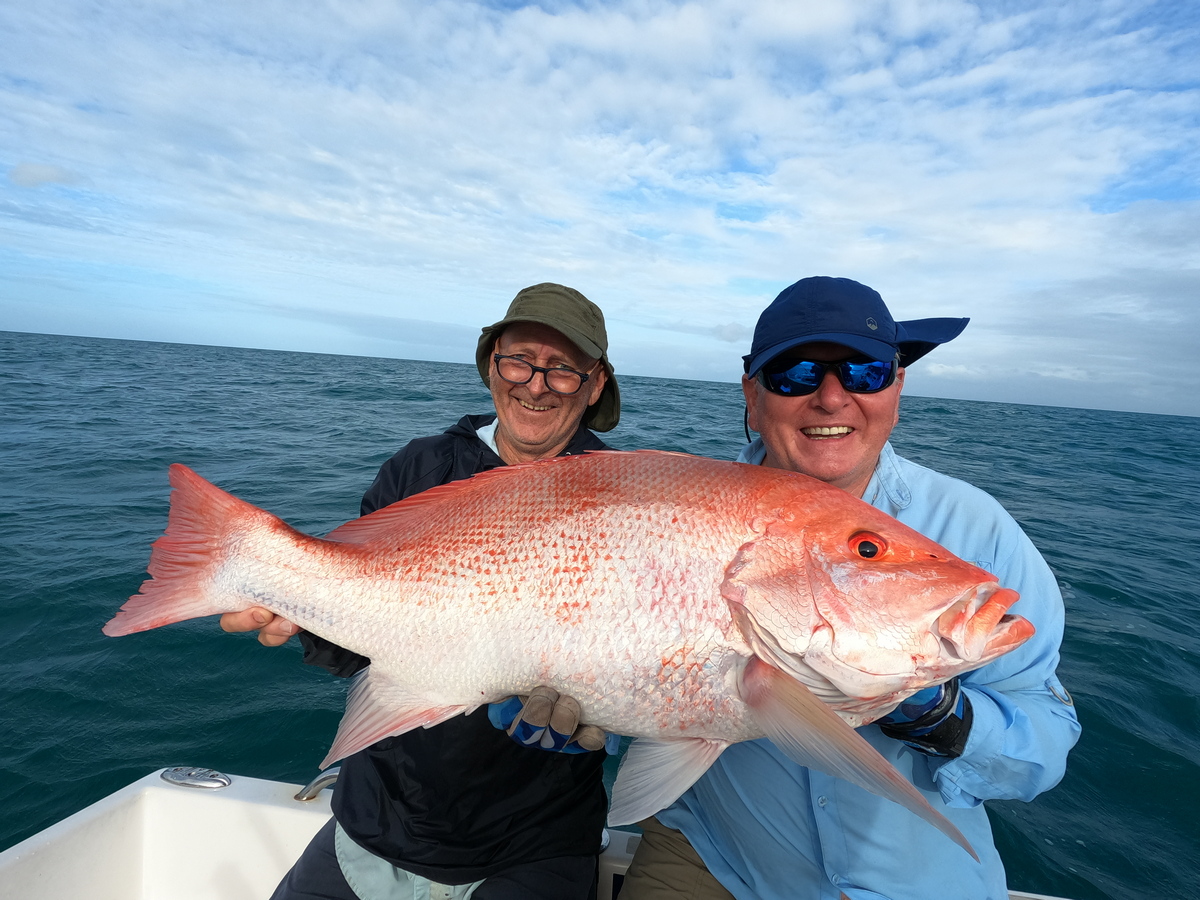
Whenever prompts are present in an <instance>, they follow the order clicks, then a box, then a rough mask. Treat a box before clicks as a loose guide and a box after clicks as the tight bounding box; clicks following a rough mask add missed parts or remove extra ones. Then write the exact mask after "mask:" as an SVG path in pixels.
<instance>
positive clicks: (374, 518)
mask: <svg viewBox="0 0 1200 900" xmlns="http://www.w3.org/2000/svg"><path fill="white" fill-rule="evenodd" d="M645 455H652V456H680V457H688V454H686V453H672V452H669V451H665V450H593V451H589V452H587V453H577V454H574V455H571V456H554V457H551V458H549V459H539V460H535V461H533V462H527V463H517V464H515V465H511V466H498V467H496V468H495V469H488V470H487V471H486V472H480V473H478V474H476V475H472V476H471V477H470V478H463V479H460V480H459V481H451V482H450V483H448V484H439V485H436V486H435V487H431V488H428V489H427V490H424V491H421V492H420V493H419V494H413V495H412V496H411V497H406V498H405V499H403V500H399V501H397V502H396V503H393V504H391V505H390V506H385V507H384V508H383V509H377V510H375V512H373V513H369V514H367V515H365V516H363V517H362V518H359V519H354V520H352V521H350V522H347V523H346V524H345V525H339V526H338V527H337V528H335V529H334V530H333V531H331V532H329V534H327V535H326V536H325V538H326V540H330V541H339V542H341V543H343V544H370V543H373V542H374V541H387V540H394V539H395V537H396V535H398V534H401V535H402V534H404V533H405V532H407V531H408V530H409V529H410V528H412V527H413V525H415V524H416V523H417V520H418V519H422V518H423V517H424V516H425V515H426V514H427V513H428V512H429V510H430V508H431V507H434V506H440V505H441V504H444V503H447V502H449V501H450V500H451V498H457V501H459V502H460V501H463V500H466V499H467V498H468V497H470V496H471V495H473V494H475V493H477V492H479V491H486V490H488V489H490V488H492V487H494V486H495V485H496V483H497V482H503V481H504V480H505V479H508V478H517V479H523V478H525V477H527V474H528V472H529V470H530V469H540V468H545V467H547V466H564V465H566V466H570V465H576V464H578V463H579V461H580V460H583V459H588V458H591V457H597V456H600V457H620V458H624V459H629V458H630V457H633V456H645Z"/></svg>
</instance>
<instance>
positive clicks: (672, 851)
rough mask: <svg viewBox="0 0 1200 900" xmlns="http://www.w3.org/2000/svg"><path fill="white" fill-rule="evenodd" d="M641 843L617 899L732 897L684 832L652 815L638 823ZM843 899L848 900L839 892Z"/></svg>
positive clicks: (714, 899)
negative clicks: (667, 825) (669, 826)
mask: <svg viewBox="0 0 1200 900" xmlns="http://www.w3.org/2000/svg"><path fill="white" fill-rule="evenodd" d="M638 826H639V827H640V828H641V829H642V842H641V843H640V844H638V848H637V850H635V851H634V854H633V861H632V862H631V863H630V864H629V871H628V872H627V873H626V874H625V882H624V883H623V884H622V885H621V895H620V897H619V898H618V900H733V894H731V893H729V891H727V890H725V888H723V887H721V883H720V882H719V881H717V879H715V878H713V876H712V874H711V873H710V872H709V871H708V868H707V867H706V866H705V865H704V861H703V860H702V859H700V854H698V853H697V852H696V851H695V850H693V849H692V845H691V844H689V843H688V839H687V838H686V837H684V836H683V832H680V831H676V830H675V829H673V828H667V827H666V826H665V825H663V824H662V823H660V822H659V821H658V819H655V818H654V817H653V816H652V817H650V818H649V819H644V820H643V821H641V822H638ZM842 900H849V898H848V897H846V895H845V894H842Z"/></svg>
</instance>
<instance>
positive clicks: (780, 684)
mask: <svg viewBox="0 0 1200 900" xmlns="http://www.w3.org/2000/svg"><path fill="white" fill-rule="evenodd" d="M741 696H742V699H743V700H744V701H746V704H747V705H748V706H749V707H750V708H751V709H752V710H753V712H754V719H755V721H756V722H758V724H759V726H760V727H761V728H762V729H763V731H765V732H766V733H767V737H769V738H770V739H771V742H772V743H773V744H775V746H777V747H778V748H779V749H780V750H782V751H783V752H784V753H785V754H786V755H787V756H788V757H789V758H790V759H792V760H793V761H794V762H796V763H799V764H800V765H802V766H807V767H808V768H811V769H817V770H818V771H821V772H824V773H825V774H827V775H833V776H836V777H838V778H844V779H845V780H846V781H849V782H850V783H851V784H856V785H858V786H859V787H861V788H863V789H864V790H867V791H870V792H871V793H873V794H878V795H879V796H880V797H885V798H886V799H888V800H892V801H895V802H896V803H899V804H900V805H901V806H903V807H904V808H905V809H908V810H910V811H911V812H914V813H916V814H917V815H918V816H920V817H921V818H922V819H924V820H925V821H926V822H928V823H929V824H931V825H933V826H934V827H935V828H937V829H938V830H939V831H941V832H942V833H943V834H945V835H946V836H947V837H949V838H950V839H951V840H952V841H954V842H955V843H956V844H958V845H959V846H960V847H962V848H963V849H964V850H966V851H967V852H968V853H970V854H971V856H972V857H974V858H975V860H976V862H978V861H979V857H978V856H977V855H976V854H975V851H974V849H972V847H971V844H970V842H969V841H968V840H967V839H966V838H965V837H964V836H963V834H962V832H961V831H959V830H958V829H957V828H955V827H954V825H953V824H952V823H951V822H950V820H949V819H947V818H946V817H945V816H943V815H942V814H941V813H939V812H938V811H937V810H935V809H934V808H933V807H932V806H930V805H929V802H928V801H927V800H926V799H925V798H924V797H923V796H922V795H921V792H920V791H918V790H917V789H916V788H915V787H913V785H912V783H911V782H910V781H909V780H908V779H907V778H905V777H904V776H903V775H901V774H900V773H899V772H897V771H896V769H895V767H894V766H892V765H891V764H890V763H888V761H887V760H886V759H884V758H883V757H882V756H880V755H879V752H878V751H877V750H876V749H875V748H874V747H872V746H871V745H870V744H868V743H867V742H866V741H865V740H863V738H862V735H860V734H858V733H857V732H856V731H855V730H854V729H853V728H851V727H850V726H849V725H847V724H846V723H845V722H843V721H842V720H841V718H840V717H839V716H838V715H837V713H835V712H834V711H833V710H832V709H830V708H829V707H828V706H826V705H825V704H824V703H822V702H821V701H820V700H818V699H817V698H816V697H815V696H814V695H813V693H812V692H811V691H810V690H809V689H808V688H806V687H805V686H804V685H803V684H801V683H800V682H798V681H796V680H795V679H794V678H792V677H790V676H789V675H787V674H786V673H784V672H781V671H780V670H779V669H777V668H775V667H774V666H772V665H770V664H768V663H766V662H763V661H762V660H761V659H759V658H758V657H753V658H751V660H750V662H749V663H747V664H746V668H745V670H744V671H743V672H742V678H741Z"/></svg>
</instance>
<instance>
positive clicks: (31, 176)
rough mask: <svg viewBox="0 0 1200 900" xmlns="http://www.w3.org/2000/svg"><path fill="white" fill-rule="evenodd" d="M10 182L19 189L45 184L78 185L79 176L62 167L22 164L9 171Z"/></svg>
mask: <svg viewBox="0 0 1200 900" xmlns="http://www.w3.org/2000/svg"><path fill="white" fill-rule="evenodd" d="M8 180H9V181H11V182H12V183H13V184H15V185H17V187H26V188H29V187H41V186H42V185H43V184H77V183H78V182H79V180H80V179H79V176H78V175H76V174H75V173H74V172H69V171H67V170H66V169H64V168H62V167H60V166H45V165H38V164H37V163H20V164H18V165H15V166H13V167H12V168H11V169H9V170H8Z"/></svg>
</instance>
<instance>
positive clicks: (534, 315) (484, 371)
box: [475, 282, 621, 431]
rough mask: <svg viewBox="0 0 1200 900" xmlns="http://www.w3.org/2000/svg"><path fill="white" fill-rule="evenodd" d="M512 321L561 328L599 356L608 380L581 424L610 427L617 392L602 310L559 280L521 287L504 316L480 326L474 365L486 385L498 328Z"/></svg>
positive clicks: (617, 414)
mask: <svg viewBox="0 0 1200 900" xmlns="http://www.w3.org/2000/svg"><path fill="white" fill-rule="evenodd" d="M513 322H537V323H538V324H541V325H546V326H549V327H550V328H553V329H554V330H555V331H558V332H561V333H562V334H563V335H565V336H566V337H567V339H568V340H570V341H571V343H573V344H574V345H575V346H576V347H578V348H579V349H580V350H582V351H583V352H584V353H586V354H587V355H588V356H589V357H591V358H592V359H599V360H600V363H601V365H603V366H604V371H605V372H606V373H607V374H608V381H607V383H606V384H605V385H604V391H603V392H602V393H601V394H600V399H599V400H597V401H596V402H595V403H593V404H592V405H591V406H589V407H588V409H587V412H586V413H584V414H583V424H584V425H585V426H587V427H588V428H590V429H592V430H593V431H611V430H612V429H614V428H616V427H617V422H619V421H620V419H621V392H620V390H619V389H618V388H617V379H616V376H615V375H614V374H613V367H612V363H610V362H609V361H608V332H606V331H605V330H604V313H602V312H601V311H600V307H598V306H597V305H596V304H595V303H593V302H592V301H591V300H589V299H588V298H587V297H585V296H583V294H581V293H579V291H577V290H575V289H573V288H569V287H564V286H563V285H561V284H553V283H551V282H545V283H543V284H535V285H533V286H531V287H527V288H525V289H524V290H523V291H521V292H520V293H519V294H517V296H516V297H514V298H513V302H512V303H510V304H509V306H508V312H507V313H505V314H504V318H503V319H501V320H500V321H499V322H497V323H495V324H494V325H489V326H487V327H486V328H484V329H483V333H482V334H480V335H479V345H478V346H477V347H476V348H475V365H476V367H478V369H479V376H480V377H481V378H482V379H483V383H484V384H486V385H487V386H488V387H489V388H490V387H491V384H490V383H489V381H488V371H489V369H490V368H491V362H492V348H493V347H494V346H495V345H496V339H497V338H498V337H500V332H502V331H503V330H504V329H505V328H507V327H508V326H509V325H511V324H512V323H513Z"/></svg>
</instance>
